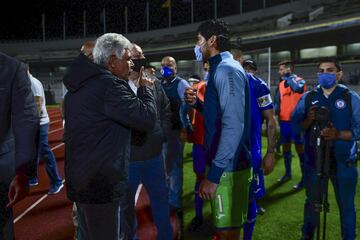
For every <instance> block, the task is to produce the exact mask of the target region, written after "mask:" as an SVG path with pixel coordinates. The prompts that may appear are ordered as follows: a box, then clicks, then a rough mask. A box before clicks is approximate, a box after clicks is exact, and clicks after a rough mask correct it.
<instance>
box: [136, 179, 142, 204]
mask: <svg viewBox="0 0 360 240" xmlns="http://www.w3.org/2000/svg"><path fill="white" fill-rule="evenodd" d="M141 188H142V184H139V186H138V188H137V190H136V194H135V207H136V204H137V202H138V200H139V196H140V192H141Z"/></svg>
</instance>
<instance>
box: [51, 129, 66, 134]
mask: <svg viewBox="0 0 360 240" xmlns="http://www.w3.org/2000/svg"><path fill="white" fill-rule="evenodd" d="M61 130H63V128H58V129H55V130H52V131H50V132H49V133H48V134H51V133H54V132H58V131H61Z"/></svg>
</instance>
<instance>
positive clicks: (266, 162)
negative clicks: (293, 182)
mask: <svg viewBox="0 0 360 240" xmlns="http://www.w3.org/2000/svg"><path fill="white" fill-rule="evenodd" d="M274 166H275V157H274V153H270V152H268V153H266V155H265V157H264V159H263V169H264V174H265V175H268V174H269V173H271V172H272V171H273V170H274Z"/></svg>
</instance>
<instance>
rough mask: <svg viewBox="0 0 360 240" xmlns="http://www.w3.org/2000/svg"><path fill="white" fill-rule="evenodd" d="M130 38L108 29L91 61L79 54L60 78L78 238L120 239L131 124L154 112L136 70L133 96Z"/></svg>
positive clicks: (148, 125)
mask: <svg viewBox="0 0 360 240" xmlns="http://www.w3.org/2000/svg"><path fill="white" fill-rule="evenodd" d="M129 47H130V42H129V41H128V40H127V39H126V38H125V37H123V36H122V35H120V34H116V33H108V34H104V35H103V36H101V37H99V38H98V39H97V40H96V44H95V48H94V50H93V58H94V60H93V62H92V61H90V60H89V58H88V57H86V56H85V55H83V54H81V55H80V56H79V57H78V58H77V59H75V61H74V62H73V63H72V65H71V66H70V68H69V71H68V73H67V74H66V76H65V78H64V84H65V85H66V87H67V89H68V91H69V92H68V94H67V96H66V98H65V122H66V148H65V154H66V158H65V163H66V167H65V178H66V185H67V190H68V197H69V199H70V200H72V201H74V202H75V203H76V205H77V209H78V216H79V227H78V231H79V233H78V239H79V240H82V239H114V240H115V239H119V235H120V232H119V230H120V202H122V203H123V202H124V201H126V200H127V199H129V186H128V171H127V169H128V161H129V158H130V135H131V130H130V129H131V128H134V129H138V130H140V131H149V130H151V129H152V128H153V127H154V124H155V119H156V112H155V107H154V97H153V94H152V90H151V87H152V82H151V81H148V80H147V79H145V78H142V75H141V74H140V79H139V85H140V87H139V88H138V91H137V95H135V94H134V93H133V92H132V91H131V89H130V87H129V85H128V83H127V79H128V76H129V73H130V72H131V67H132V66H133V62H132V61H131V59H130V56H131V55H130V50H129Z"/></svg>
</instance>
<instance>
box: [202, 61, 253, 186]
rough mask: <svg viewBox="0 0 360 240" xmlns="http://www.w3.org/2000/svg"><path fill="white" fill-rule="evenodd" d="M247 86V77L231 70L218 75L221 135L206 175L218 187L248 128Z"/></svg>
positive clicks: (223, 70) (216, 77)
mask: <svg viewBox="0 0 360 240" xmlns="http://www.w3.org/2000/svg"><path fill="white" fill-rule="evenodd" d="M239 74H240V73H239ZM246 82H247V79H246V76H245V75H243V74H241V75H236V73H234V72H232V69H229V70H228V69H226V68H222V69H218V71H217V72H216V74H215V86H216V90H217V92H218V96H219V103H220V108H221V135H220V141H219V144H218V148H217V153H216V155H215V158H214V159H213V160H212V165H211V167H210V170H209V173H208V175H207V179H208V180H209V181H211V182H214V183H219V181H220V177H221V175H222V173H223V172H224V170H225V168H226V167H227V166H228V164H229V161H230V160H231V159H233V158H234V156H235V153H236V151H237V148H238V147H239V144H240V141H241V138H242V135H243V132H244V127H245V126H244V124H245V112H244V111H245V88H246V87H248V86H247V84H246ZM234 103H236V104H234Z"/></svg>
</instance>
